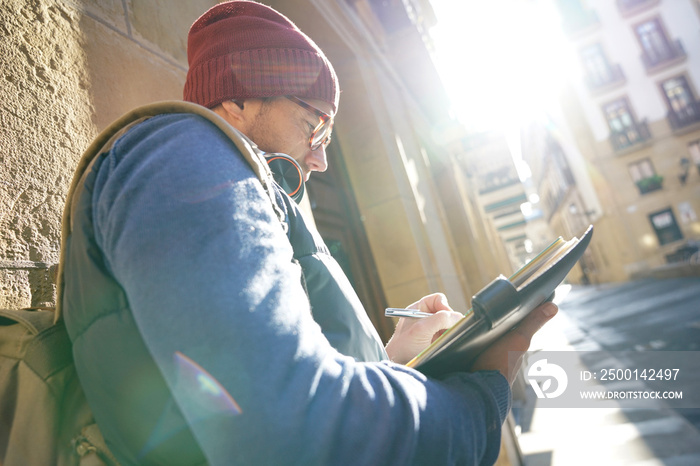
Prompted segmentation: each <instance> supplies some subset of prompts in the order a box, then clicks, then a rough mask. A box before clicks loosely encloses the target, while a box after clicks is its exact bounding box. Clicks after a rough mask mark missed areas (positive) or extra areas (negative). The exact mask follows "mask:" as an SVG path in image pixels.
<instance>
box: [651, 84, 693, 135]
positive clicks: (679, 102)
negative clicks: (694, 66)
mask: <svg viewBox="0 0 700 466" xmlns="http://www.w3.org/2000/svg"><path fill="white" fill-rule="evenodd" d="M661 88H662V90H663V92H664V97H665V98H666V102H667V103H668V106H669V109H670V112H669V115H668V117H669V121H670V122H671V126H672V127H673V128H674V129H677V128H681V127H683V126H687V125H689V124H692V123H694V122H696V121H700V107H698V103H697V102H696V101H695V97H694V96H693V92H692V91H691V90H690V87H689V86H688V81H687V80H686V79H685V76H677V77H675V78H671V79H667V80H666V81H664V82H662V83H661Z"/></svg>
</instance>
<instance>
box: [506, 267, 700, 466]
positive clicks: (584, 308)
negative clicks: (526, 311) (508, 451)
mask: <svg viewBox="0 0 700 466" xmlns="http://www.w3.org/2000/svg"><path fill="white" fill-rule="evenodd" d="M555 301H556V302H558V304H559V307H560V312H559V314H558V315H557V316H556V317H555V318H554V319H553V320H552V321H550V322H549V323H548V324H547V325H545V327H544V328H543V329H542V330H541V331H540V332H538V334H537V335H535V338H534V339H533V342H532V345H531V351H537V350H542V351H575V352H576V355H577V357H579V356H580V357H579V360H580V364H581V367H582V368H591V367H592V364H595V361H591V360H590V358H588V355H592V354H601V353H600V352H604V354H606V355H608V360H609V359H610V358H615V357H617V355H618V354H624V353H623V352H633V354H639V353H641V352H645V351H684V352H685V351H688V352H694V351H698V353H697V355H700V277H689V278H688V277H686V278H678V279H666V280H658V279H648V280H641V281H637V282H630V283H624V284H608V285H592V286H573V287H571V286H569V285H563V286H562V287H560V289H559V290H557V298H556V299H555ZM592 352H595V353H592ZM683 354H684V355H686V356H690V357H691V358H694V357H695V356H696V354H694V353H683ZM616 364H618V366H617V367H625V365H627V367H629V368H631V369H634V367H632V364H633V363H631V362H630V360H629V359H625V358H623V359H621V360H617V361H616ZM686 372H687V371H686ZM684 375H687V376H689V377H691V380H690V381H689V382H685V383H686V385H685V387H686V388H687V387H688V386H690V387H692V388H693V389H694V390H693V391H694V393H691V395H692V396H695V398H694V399H697V393H698V392H700V390H699V389H700V371H698V373H694V374H684ZM688 384H690V385H688ZM519 388H520V390H518V387H515V388H514V398H515V401H514V410H513V415H514V419H515V421H516V424H518V426H517V427H516V432H517V433H519V435H518V441H519V442H518V443H519V446H520V449H521V452H522V457H523V460H524V464H525V466H559V465H567V466H571V465H574V466H575V465H590V464H594V465H601V466H602V465H634V466H660V465H669V466H685V465H688V466H690V465H693V466H697V465H700V409H672V408H671V407H670V406H669V405H667V404H664V403H663V402H654V403H653V404H651V403H650V405H649V406H650V408H648V409H647V408H646V405H644V407H643V408H642V407H636V408H634V409H632V408H628V407H623V406H620V405H615V404H614V403H613V404H612V406H608V405H606V406H607V407H605V408H602V407H601V408H574V407H572V408H538V407H537V397H536V396H535V394H534V391H533V390H532V389H531V388H530V387H529V386H527V384H526V383H524V382H523V383H522V384H521V385H520V387H519ZM669 388H673V387H669ZM687 391H689V390H686V392H687ZM698 408H700V405H698Z"/></svg>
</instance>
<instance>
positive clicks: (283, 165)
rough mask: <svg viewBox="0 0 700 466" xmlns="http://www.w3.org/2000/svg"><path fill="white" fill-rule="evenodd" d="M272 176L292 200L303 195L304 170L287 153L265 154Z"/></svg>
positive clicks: (296, 199)
mask: <svg viewBox="0 0 700 466" xmlns="http://www.w3.org/2000/svg"><path fill="white" fill-rule="evenodd" d="M265 160H266V161H267V165H268V167H270V171H271V172H272V177H273V178H274V179H275V181H276V182H277V184H278V185H280V187H281V188H282V189H283V190H284V192H285V193H287V195H289V197H291V198H292V200H293V201H294V202H297V203H298V202H299V201H301V199H302V198H303V197H304V172H303V171H302V170H301V166H300V165H299V163H298V162H297V161H296V160H294V159H293V158H291V157H290V156H288V155H287V154H279V153H275V154H265Z"/></svg>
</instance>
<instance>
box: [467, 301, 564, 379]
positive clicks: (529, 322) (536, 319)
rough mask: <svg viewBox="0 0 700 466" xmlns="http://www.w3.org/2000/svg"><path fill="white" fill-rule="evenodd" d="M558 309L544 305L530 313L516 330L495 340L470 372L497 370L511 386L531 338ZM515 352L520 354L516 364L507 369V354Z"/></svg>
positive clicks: (550, 305)
mask: <svg viewBox="0 0 700 466" xmlns="http://www.w3.org/2000/svg"><path fill="white" fill-rule="evenodd" d="M557 311H558V308H557V306H556V304H553V303H545V304H542V305H541V306H539V307H538V308H537V309H535V310H534V311H532V312H531V313H530V314H529V315H528V316H527V317H525V319H524V320H523V321H522V322H521V323H520V325H518V327H517V328H515V329H513V330H511V331H510V332H508V333H506V334H505V335H504V336H502V337H501V338H500V339H499V340H497V341H496V342H495V343H494V344H493V345H491V346H490V347H489V348H487V349H486V351H484V352H483V353H482V354H481V355H480V356H479V357H478V358H477V359H476V361H475V362H474V364H473V365H472V367H471V371H472V372H474V371H480V370H497V371H499V372H500V373H501V374H503V375H504V376H505V378H506V379H508V383H510V384H512V383H513V380H514V379H515V375H516V374H517V373H518V369H519V368H520V362H521V360H522V355H523V353H525V351H527V350H528V348H529V347H530V340H531V339H532V336H533V335H534V334H535V333H536V332H537V331H538V330H539V329H540V328H542V326H543V325H544V324H545V323H547V321H548V320H549V319H551V318H552V317H554V315H555V314H556V313H557ZM510 351H516V352H519V353H521V354H520V355H519V357H518V360H517V363H516V364H513V365H512V367H510V368H509V367H508V366H509V364H508V352H510Z"/></svg>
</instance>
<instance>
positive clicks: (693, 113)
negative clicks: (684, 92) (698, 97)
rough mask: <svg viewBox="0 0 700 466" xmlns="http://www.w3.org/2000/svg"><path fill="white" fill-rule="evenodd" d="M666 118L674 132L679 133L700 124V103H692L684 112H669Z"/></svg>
mask: <svg viewBox="0 0 700 466" xmlns="http://www.w3.org/2000/svg"><path fill="white" fill-rule="evenodd" d="M666 118H667V119H668V123H669V124H670V125H671V129H672V130H673V131H679V130H682V129H684V128H686V127H688V126H691V125H694V124H695V123H700V102H698V101H694V102H691V103H690V104H688V105H687V106H686V107H684V108H683V109H682V110H669V112H668V114H667V115H666Z"/></svg>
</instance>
